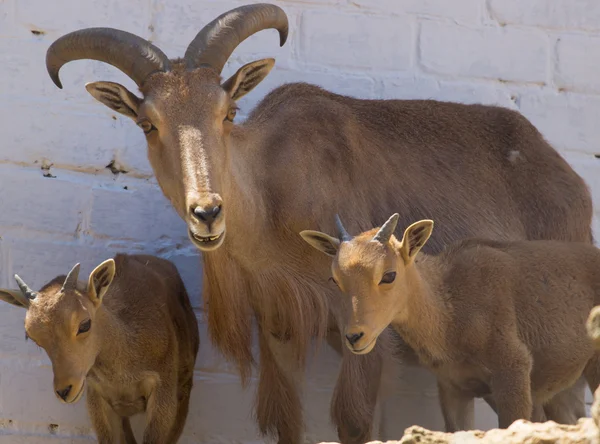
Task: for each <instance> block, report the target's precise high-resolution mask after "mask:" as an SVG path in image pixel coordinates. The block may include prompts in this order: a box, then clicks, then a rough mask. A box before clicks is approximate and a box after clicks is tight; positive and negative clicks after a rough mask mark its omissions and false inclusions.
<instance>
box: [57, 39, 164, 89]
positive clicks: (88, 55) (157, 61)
mask: <svg viewBox="0 0 600 444" xmlns="http://www.w3.org/2000/svg"><path fill="white" fill-rule="evenodd" d="M82 59H90V60H98V61H100V62H104V63H108V64H109V65H112V66H114V67H115V68H118V69H120V70H121V71H123V72H124V73H125V74H127V75H128V76H129V77H131V79H132V80H133V81H134V82H135V83H136V84H137V85H138V86H141V84H142V83H143V82H144V80H145V79H146V78H147V77H148V76H149V75H150V74H152V73H153V72H157V71H169V70H170V69H171V63H170V62H169V58H168V57H167V56H166V55H165V53H163V52H162V51H161V50H160V49H158V48H157V47H156V46H154V45H153V44H152V43H150V42H149V41H147V40H145V39H143V38H141V37H138V36H137V35H135V34H131V33H129V32H125V31H121V30H118V29H114V28H86V29H80V30H78V31H73V32H70V33H69V34H65V35H63V36H62V37H60V38H59V39H57V40H56V41H55V42H54V43H52V45H50V47H49V48H48V51H47V52H46V69H47V70H48V74H50V78H51V79H52V81H53V82H54V84H55V85H56V86H58V87H59V88H61V89H62V83H61V82H60V78H59V76H58V72H59V71H60V68H61V67H62V66H63V65H64V64H66V63H68V62H71V61H74V60H82Z"/></svg>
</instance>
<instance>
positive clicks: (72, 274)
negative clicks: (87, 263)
mask: <svg viewBox="0 0 600 444" xmlns="http://www.w3.org/2000/svg"><path fill="white" fill-rule="evenodd" d="M78 278H79V264H75V266H74V267H73V268H71V271H69V274H68V275H67V278H66V279H65V283H64V284H63V286H62V290H63V291H64V290H74V289H75V288H76V287H77V279H78Z"/></svg>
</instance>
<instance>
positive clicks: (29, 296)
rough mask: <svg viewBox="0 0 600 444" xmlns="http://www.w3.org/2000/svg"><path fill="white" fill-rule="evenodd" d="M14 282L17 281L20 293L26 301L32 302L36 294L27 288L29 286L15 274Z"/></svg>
mask: <svg viewBox="0 0 600 444" xmlns="http://www.w3.org/2000/svg"><path fill="white" fill-rule="evenodd" d="M15 281H17V285H18V286H19V289H20V290H21V293H23V294H24V295H25V297H26V298H27V299H29V300H30V301H33V300H34V299H35V298H36V297H37V292H36V291H33V290H32V289H31V288H29V285H27V284H26V283H25V282H24V281H23V279H21V278H20V277H19V275H18V274H15Z"/></svg>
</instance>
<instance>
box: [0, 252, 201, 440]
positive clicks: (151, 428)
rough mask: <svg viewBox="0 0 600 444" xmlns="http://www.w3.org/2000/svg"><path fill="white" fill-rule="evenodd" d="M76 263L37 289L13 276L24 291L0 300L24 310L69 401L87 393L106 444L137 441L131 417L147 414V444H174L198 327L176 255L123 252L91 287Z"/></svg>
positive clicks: (99, 270) (96, 273)
mask: <svg viewBox="0 0 600 444" xmlns="http://www.w3.org/2000/svg"><path fill="white" fill-rule="evenodd" d="M78 276H79V264H77V265H75V266H74V267H73V269H72V270H71V271H70V272H69V274H68V275H67V276H58V277H56V278H54V279H53V280H52V281H50V282H49V283H47V284H46V285H44V287H43V288H42V289H41V290H40V291H33V290H31V289H30V288H29V287H28V286H27V284H25V283H24V282H23V281H22V279H21V278H20V277H18V276H15V279H16V280H17V283H18V285H19V288H20V290H10V289H0V299H1V300H4V301H6V302H9V303H11V304H13V305H17V306H21V307H24V308H26V309H27V314H26V315H25V331H26V335H27V337H28V338H30V339H32V340H33V341H35V342H36V344H37V345H38V346H40V347H42V348H43V349H44V350H45V351H46V353H47V354H48V357H49V358H50V361H51V362H52V371H53V374H54V390H55V392H56V395H57V397H58V398H59V399H60V400H61V401H63V402H65V403H75V402H77V401H78V400H79V399H81V397H82V395H83V393H84V389H85V386H87V387H88V391H87V407H88V413H89V415H90V419H91V422H92V426H93V428H94V431H95V432H96V435H97V437H98V442H99V443H100V444H112V443H119V444H135V442H136V441H135V437H134V436H133V432H132V431H131V425H130V423H129V417H130V416H133V415H136V414H138V413H144V412H146V416H147V417H146V419H147V425H146V428H145V431H144V440H143V443H144V444H163V443H164V444H167V443H168V444H174V443H176V442H177V440H178V438H179V436H180V435H181V432H182V430H183V426H184V424H185V420H186V417H187V412H188V405H189V399H190V392H191V389H192V384H193V372H194V364H195V361H196V355H197V353H198V348H199V345H200V341H199V335H198V324H197V322H196V316H195V315H194V311H193V310H192V306H191V304H190V301H189V298H188V295H187V292H186V289H185V286H184V284H183V281H182V280H181V276H180V275H179V273H178V271H177V268H175V265H173V264H172V263H171V262H169V261H167V260H165V259H160V258H158V257H154V256H147V255H124V254H118V255H117V256H116V257H115V258H114V259H108V260H106V261H104V262H103V263H101V264H100V265H98V266H97V267H96V268H95V269H94V270H93V271H92V273H91V274H90V276H89V279H88V281H87V284H84V283H83V282H80V281H79V280H78Z"/></svg>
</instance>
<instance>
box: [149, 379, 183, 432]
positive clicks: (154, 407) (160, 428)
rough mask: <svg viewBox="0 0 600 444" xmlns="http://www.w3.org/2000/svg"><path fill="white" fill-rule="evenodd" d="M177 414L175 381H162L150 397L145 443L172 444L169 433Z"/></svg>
mask: <svg viewBox="0 0 600 444" xmlns="http://www.w3.org/2000/svg"><path fill="white" fill-rule="evenodd" d="M173 379H174V378H173ZM176 416H177V389H176V387H175V383H171V381H168V380H164V381H161V382H160V383H159V384H158V385H157V386H156V387H155V388H154V390H153V391H152V393H151V394H150V396H149V397H148V403H147V406H146V429H145V430H144V440H143V444H171V442H172V441H169V435H170V433H171V430H172V428H173V424H174V423H175V417H176Z"/></svg>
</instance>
